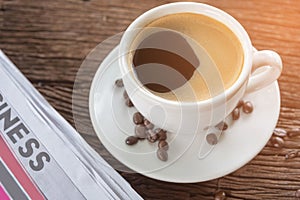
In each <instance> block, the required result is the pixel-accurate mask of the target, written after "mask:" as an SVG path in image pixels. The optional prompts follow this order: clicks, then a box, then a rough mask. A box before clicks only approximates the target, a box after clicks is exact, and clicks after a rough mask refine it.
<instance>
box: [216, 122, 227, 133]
mask: <svg viewBox="0 0 300 200" xmlns="http://www.w3.org/2000/svg"><path fill="white" fill-rule="evenodd" d="M216 128H218V129H219V130H220V131H226V130H227V128H228V124H227V123H226V122H220V123H219V124H217V125H216Z"/></svg>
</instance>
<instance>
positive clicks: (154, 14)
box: [119, 2, 282, 134]
mask: <svg viewBox="0 0 300 200" xmlns="http://www.w3.org/2000/svg"><path fill="white" fill-rule="evenodd" d="M183 12H191V13H198V14H202V15H206V16H209V17H212V18H213V19H215V20H217V21H219V22H221V23H223V24H225V25H226V26H227V27H228V28H230V29H231V30H232V32H233V33H234V34H235V35H236V36H237V38H238V39H239V41H240V43H241V45H242V49H243V53H244V55H243V56H244V61H243V66H242V71H241V73H240V75H239V77H238V79H237V80H236V81H235V83H234V84H233V85H232V86H231V87H230V88H228V89H226V90H225V91H224V93H221V94H219V95H217V96H215V97H212V98H210V99H207V100H203V101H195V102H180V101H172V100H167V99H164V98H162V97H160V96H156V95H154V94H153V93H151V92H150V91H149V90H147V89H146V88H145V87H144V86H143V85H141V83H140V82H139V81H137V79H136V77H134V73H132V70H133V69H132V63H131V62H130V60H129V59H128V56H129V52H130V51H132V49H130V48H131V46H132V43H133V41H134V39H135V38H136V37H137V34H138V33H139V31H140V29H141V28H143V27H145V26H146V25H147V24H148V23H150V22H152V21H153V20H155V19H158V18H160V17H163V16H165V15H169V14H175V13H183ZM119 65H120V70H121V74H122V79H123V82H124V86H125V89H126V91H127V93H128V95H129V97H130V99H131V101H132V102H133V104H134V106H135V107H136V108H137V110H138V111H139V112H141V113H142V114H143V115H144V116H145V117H146V118H147V119H149V120H150V121H151V122H152V123H154V124H155V125H156V126H158V127H161V128H163V129H165V130H168V131H170V132H174V133H180V134H194V133H201V131H203V130H205V129H206V128H207V127H209V126H214V125H216V124H218V123H219V122H221V121H223V120H224V119H225V117H226V116H228V115H229V114H230V113H231V112H232V111H233V109H234V108H235V107H236V105H237V103H238V102H239V100H240V99H242V98H243V96H244V95H245V93H250V92H254V91H257V90H260V89H262V88H264V87H266V86H267V85H269V84H271V83H272V82H274V81H276V79H277V78H278V77H279V76H280V74H281V71H282V61H281V58H280V56H279V55H278V54H277V53H275V52H274V51H270V50H263V51H256V50H255V49H254V48H253V46H252V44H251V41H250V38H249V36H248V34H247V32H246V31H245V30H244V28H243V27H242V25H241V24H240V23H239V22H238V21H237V20H235V19H234V18H233V17H232V16H230V15H229V14H227V13H225V12H224V11H222V10H220V9H217V8H215V7H212V6H209V5H206V4H202V3H192V2H177V3H171V4H166V5H162V6H159V7H156V8H153V9H151V10H149V11H147V12H145V13H144V14H142V15H141V16H139V17H138V18H137V19H135V20H134V21H133V22H132V23H131V24H130V26H129V27H128V28H127V30H126V31H125V33H124V35H123V37H122V39H121V42H120V47H119ZM257 69H259V70H257ZM255 70H257V73H255V74H253V72H254V71H255Z"/></svg>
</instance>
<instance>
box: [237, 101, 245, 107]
mask: <svg viewBox="0 0 300 200" xmlns="http://www.w3.org/2000/svg"><path fill="white" fill-rule="evenodd" d="M243 105H244V101H243V100H239V102H238V104H237V105H236V108H240V107H242V106H243Z"/></svg>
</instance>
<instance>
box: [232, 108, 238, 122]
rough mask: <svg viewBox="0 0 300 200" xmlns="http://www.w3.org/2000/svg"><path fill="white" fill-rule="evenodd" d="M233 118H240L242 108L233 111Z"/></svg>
mask: <svg viewBox="0 0 300 200" xmlns="http://www.w3.org/2000/svg"><path fill="white" fill-rule="evenodd" d="M231 115H232V119H233V120H238V119H239V118H240V110H239V109H238V108H235V109H234V110H233V111H232V114H231Z"/></svg>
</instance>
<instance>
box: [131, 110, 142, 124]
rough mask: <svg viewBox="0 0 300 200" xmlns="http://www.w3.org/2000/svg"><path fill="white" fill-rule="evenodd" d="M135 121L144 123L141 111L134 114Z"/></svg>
mask: <svg viewBox="0 0 300 200" xmlns="http://www.w3.org/2000/svg"><path fill="white" fill-rule="evenodd" d="M133 123H135V124H143V123H144V117H143V115H142V114H141V113H140V112H136V113H134V114H133Z"/></svg>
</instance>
